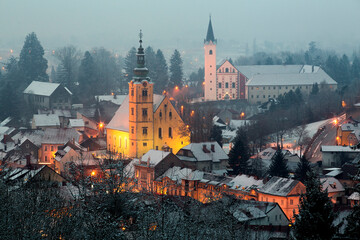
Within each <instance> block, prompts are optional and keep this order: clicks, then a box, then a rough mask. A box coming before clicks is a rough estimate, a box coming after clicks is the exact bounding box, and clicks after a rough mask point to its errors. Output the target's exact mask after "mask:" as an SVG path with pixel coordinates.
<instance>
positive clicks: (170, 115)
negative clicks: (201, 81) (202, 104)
mask: <svg viewBox="0 0 360 240" xmlns="http://www.w3.org/2000/svg"><path fill="white" fill-rule="evenodd" d="M210 90H211V89H210ZM169 117H172V112H169Z"/></svg>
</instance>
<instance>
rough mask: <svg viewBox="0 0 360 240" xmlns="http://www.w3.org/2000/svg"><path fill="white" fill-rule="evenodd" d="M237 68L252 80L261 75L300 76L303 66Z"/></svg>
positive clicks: (251, 66) (250, 66)
mask: <svg viewBox="0 0 360 240" xmlns="http://www.w3.org/2000/svg"><path fill="white" fill-rule="evenodd" d="M236 68H237V69H238V70H239V71H240V72H241V73H242V74H244V75H245V76H246V77H247V78H249V79H250V78H252V77H253V76H255V75H260V74H299V73H300V71H301V69H302V68H303V65H248V66H236Z"/></svg>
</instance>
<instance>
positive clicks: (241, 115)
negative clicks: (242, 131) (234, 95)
mask: <svg viewBox="0 0 360 240" xmlns="http://www.w3.org/2000/svg"><path fill="white" fill-rule="evenodd" d="M244 116H245V113H244V112H242V113H241V114H240V117H241V120H242V119H243V118H244Z"/></svg>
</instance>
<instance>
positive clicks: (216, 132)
mask: <svg viewBox="0 0 360 240" xmlns="http://www.w3.org/2000/svg"><path fill="white" fill-rule="evenodd" d="M210 138H211V141H216V142H217V143H218V144H219V145H220V146H221V147H222V140H223V138H222V131H221V128H220V127H218V126H216V125H214V126H213V127H212V129H211V131H210Z"/></svg>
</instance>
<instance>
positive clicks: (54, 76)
mask: <svg viewBox="0 0 360 240" xmlns="http://www.w3.org/2000/svg"><path fill="white" fill-rule="evenodd" d="M50 82H56V71H55V68H54V66H51V73H50Z"/></svg>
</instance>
